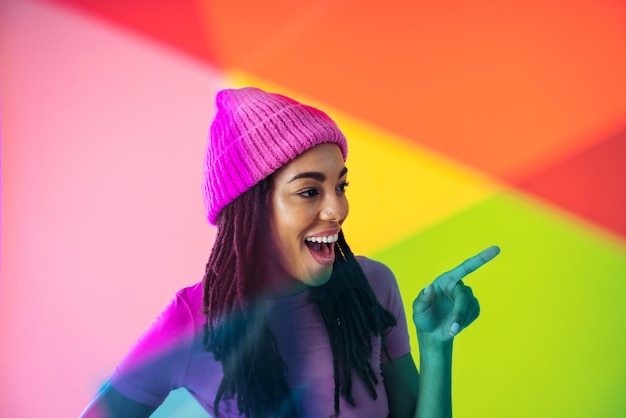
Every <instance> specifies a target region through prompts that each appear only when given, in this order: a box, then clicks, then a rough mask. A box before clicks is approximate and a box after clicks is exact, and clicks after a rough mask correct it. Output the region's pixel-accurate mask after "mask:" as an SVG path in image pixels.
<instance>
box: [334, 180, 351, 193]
mask: <svg viewBox="0 0 626 418" xmlns="http://www.w3.org/2000/svg"><path fill="white" fill-rule="evenodd" d="M349 185H350V183H348V182H347V181H346V182H343V183H341V184H340V185H339V187H337V191H338V192H341V193H345V191H346V187H348V186H349Z"/></svg>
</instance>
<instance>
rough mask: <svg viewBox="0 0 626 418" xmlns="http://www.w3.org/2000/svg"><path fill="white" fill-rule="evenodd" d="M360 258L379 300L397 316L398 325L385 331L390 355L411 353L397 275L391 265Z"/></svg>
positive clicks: (394, 356) (393, 356)
mask: <svg viewBox="0 0 626 418" xmlns="http://www.w3.org/2000/svg"><path fill="white" fill-rule="evenodd" d="M358 260H359V263H360V264H361V267H362V268H363V272H364V273H365V276H366V277H367V280H368V282H369V283H370V286H371V287H372V289H373V290H374V293H375V294H376V297H377V298H378V301H379V302H380V304H381V305H382V306H383V307H384V308H385V309H387V310H388V311H389V312H391V313H392V314H393V316H394V317H395V318H396V326H395V327H391V328H389V329H388V330H387V332H386V333H385V342H386V345H387V352H388V353H389V357H391V359H397V358H399V357H402V356H403V355H405V354H408V353H410V352H411V345H410V339H409V332H408V327H407V320H406V314H405V311H404V305H403V303H402V296H401V295H400V289H399V287H398V282H397V281H396V277H395V276H394V274H393V272H392V271H391V269H390V268H389V267H387V266H386V265H385V264H383V263H381V262H379V261H375V260H372V259H369V258H366V257H358ZM383 361H385V359H383Z"/></svg>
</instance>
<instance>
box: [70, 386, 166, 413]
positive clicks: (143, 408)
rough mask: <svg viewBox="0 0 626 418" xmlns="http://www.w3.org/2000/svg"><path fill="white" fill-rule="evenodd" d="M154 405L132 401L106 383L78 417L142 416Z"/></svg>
mask: <svg viewBox="0 0 626 418" xmlns="http://www.w3.org/2000/svg"><path fill="white" fill-rule="evenodd" d="M155 410H156V407H154V406H149V405H144V404H142V403H139V402H136V401H133V400H132V399H129V398H127V397H126V396H124V395H122V394H121V393H119V392H118V391H117V390H115V388H113V386H111V384H110V383H107V384H106V385H105V386H104V387H103V388H102V389H101V390H100V391H99V392H98V393H97V394H96V396H95V397H94V398H93V400H92V401H91V402H90V403H89V405H87V408H85V410H84V411H83V413H82V414H81V415H80V418H114V417H124V418H144V417H149V416H150V414H152V413H153V412H154V411H155Z"/></svg>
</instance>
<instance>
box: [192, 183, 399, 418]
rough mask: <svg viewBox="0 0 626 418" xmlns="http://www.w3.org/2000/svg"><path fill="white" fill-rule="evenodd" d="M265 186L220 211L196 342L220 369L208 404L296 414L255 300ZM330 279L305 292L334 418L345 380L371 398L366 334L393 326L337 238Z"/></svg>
mask: <svg viewBox="0 0 626 418" xmlns="http://www.w3.org/2000/svg"><path fill="white" fill-rule="evenodd" d="M268 189H269V180H268V179H265V180H262V181H261V182H260V183H258V184H257V185H255V186H254V187H252V188H251V189H249V190H248V191H247V192H245V193H243V194H242V195H241V196H239V197H238V198H237V199H235V200H234V201H233V202H231V203H230V204H229V205H227V206H226V207H225V208H224V209H223V210H222V211H221V213H220V215H219V217H218V219H217V227H218V232H217V237H216V240H215V244H214V246H213V251H212V253H211V256H210V257H209V261H208V263H207V265H206V271H205V276H204V282H203V287H204V293H203V306H204V314H205V315H206V318H207V320H206V323H205V333H204V343H205V346H206V348H207V349H208V350H209V351H211V352H212V353H213V355H214V357H215V359H216V360H217V361H219V362H221V363H222V368H223V373H224V376H223V378H222V381H221V383H220V386H219V388H218V391H217V394H216V396H215V401H214V410H215V414H216V416H219V410H218V404H219V402H220V400H221V399H222V398H223V397H224V396H226V397H234V396H236V398H237V406H238V408H239V411H240V413H243V414H244V415H245V416H246V417H248V418H249V417H259V416H276V417H281V418H283V417H284V418H292V417H295V416H296V415H297V412H296V406H295V403H294V401H293V399H292V397H291V391H290V388H289V385H288V384H287V381H286V378H285V369H286V366H285V363H284V361H283V359H282V357H281V355H280V353H279V352H278V350H277V346H276V342H275V340H274V336H273V335H272V333H271V331H270V329H269V327H268V325H267V318H266V315H265V313H264V309H263V303H262V300H261V299H260V296H261V293H262V290H263V287H264V285H265V280H266V277H265V275H264V274H263V272H264V269H263V258H262V257H263V250H262V248H261V247H260V241H261V240H260V238H261V233H262V231H261V223H260V222H259V220H260V219H264V218H263V217H264V216H265V212H264V207H265V198H266V195H267V192H268ZM335 246H336V247H335V248H336V259H335V263H334V265H333V272H332V276H331V279H330V280H329V281H328V282H327V283H326V284H325V285H323V286H320V287H317V288H311V291H312V296H313V297H314V298H315V299H316V300H317V303H318V306H319V308H320V310H321V312H322V317H323V319H324V323H325V326H326V330H327V332H328V336H329V339H330V342H331V348H332V353H333V370H334V380H335V400H334V409H335V416H338V415H339V413H340V409H339V397H340V394H341V395H342V396H344V397H345V399H346V401H347V402H348V403H349V404H351V405H354V404H355V403H354V399H353V397H352V374H351V371H352V370H354V371H355V373H356V375H357V376H358V377H359V378H360V379H361V380H362V381H363V382H364V383H365V385H366V387H367V389H368V391H369V393H370V395H371V396H372V398H373V399H376V389H375V387H374V386H375V385H376V384H378V379H377V378H376V375H375V373H374V370H373V369H372V366H371V365H370V362H369V359H370V357H371V353H372V342H371V337H372V335H376V336H381V341H382V344H383V349H384V351H385V353H386V345H385V339H384V331H385V330H386V329H387V328H388V327H390V326H393V325H395V323H396V321H395V318H394V317H393V315H392V314H391V313H390V312H389V311H387V310H385V309H384V308H383V307H382V306H381V305H380V304H379V303H378V301H377V300H376V296H375V295H374V292H373V290H372V288H371V287H370V285H369V283H368V282H367V278H366V277H365V274H364V273H363V270H362V269H361V267H360V265H359V264H358V262H357V260H356V259H355V257H354V255H353V254H352V252H351V250H350V248H349V247H348V245H347V243H346V241H345V239H344V236H343V233H340V236H339V240H338V241H337V243H336V244H335Z"/></svg>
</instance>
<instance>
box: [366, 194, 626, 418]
mask: <svg viewBox="0 0 626 418" xmlns="http://www.w3.org/2000/svg"><path fill="white" fill-rule="evenodd" d="M492 244H497V245H499V246H500V247H501V248H502V253H501V254H500V255H499V256H498V257H497V258H496V259H495V260H493V261H492V262H491V263H489V264H488V265H486V266H484V267H483V268H481V269H480V270H478V271H476V272H474V273H473V274H472V275H471V276H469V277H467V278H466V279H465V282H466V283H467V284H468V285H470V286H472V288H473V289H474V292H475V294H476V295H477V297H478V298H479V300H480V303H481V316H480V318H479V319H478V320H477V322H476V323H474V324H473V325H472V326H471V327H470V328H468V329H467V330H465V331H464V332H462V333H461V334H460V336H459V338H457V339H456V340H455V354H454V356H455V357H454V363H455V364H454V370H453V393H454V394H453V396H454V406H455V410H456V413H458V416H467V417H477V416H481V417H533V416H541V417H623V416H626V403H625V402H624V400H623V392H624V389H625V388H626V367H625V362H624V353H626V341H625V339H624V338H623V331H624V325H623V320H624V316H623V304H624V295H626V253H625V252H624V248H623V247H621V248H620V244H621V245H623V244H622V243H620V242H619V241H618V240H617V239H616V238H615V237H612V236H610V235H608V234H606V233H604V232H603V231H601V230H597V229H593V228H592V227H591V226H590V225H588V224H583V223H581V222H580V221H579V220H577V219H575V218H572V217H571V216H570V215H568V214H566V213H563V212H559V211H558V210H556V209H554V208H551V207H549V206H546V205H544V204H542V203H541V202H539V201H536V200H533V199H532V198H530V197H528V196H526V195H522V194H518V193H516V192H513V191H509V192H507V193H503V194H501V195H498V196H495V197H494V198H492V199H489V200H486V201H484V202H483V203H481V204H479V205H476V206H474V207H472V208H470V209H468V210H466V211H464V212H462V213H459V214H458V215H457V216H454V217H451V218H449V219H447V220H446V221H445V222H442V223H440V224H438V225H435V226H433V227H432V228H430V229H427V230H424V231H422V232H420V233H419V234H417V235H415V236H413V237H412V238H410V239H408V240H405V241H403V242H399V243H397V244H396V245H394V246H391V247H389V248H387V249H386V250H384V251H380V252H378V253H376V254H374V257H375V258H377V259H379V260H381V261H383V262H385V263H387V264H388V265H389V266H390V267H391V268H392V270H394V272H395V274H396V276H397V278H398V281H399V283H400V288H401V291H402V293H403V297H404V302H405V308H406V309H407V316H408V317H409V321H410V315H411V307H410V305H411V303H412V300H413V298H414V297H415V295H416V294H417V293H418V292H419V291H420V290H421V289H422V288H423V287H424V286H425V285H426V284H428V283H429V282H430V281H431V280H433V279H434V278H435V277H436V276H437V275H439V274H441V273H442V272H444V271H446V270H449V269H451V268H453V267H455V266H456V265H457V264H459V263H460V262H462V261H463V260H464V259H465V258H468V257H470V256H472V255H473V254H475V253H477V252H479V251H480V250H482V249H483V248H485V247H487V246H489V245H492ZM410 324H411V325H410V327H411V331H413V328H412V322H410ZM413 334H414V333H413ZM412 346H413V347H414V355H415V357H416V361H417V358H418V355H419V354H418V352H417V348H416V347H417V343H416V339H415V336H413V341H412Z"/></svg>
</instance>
